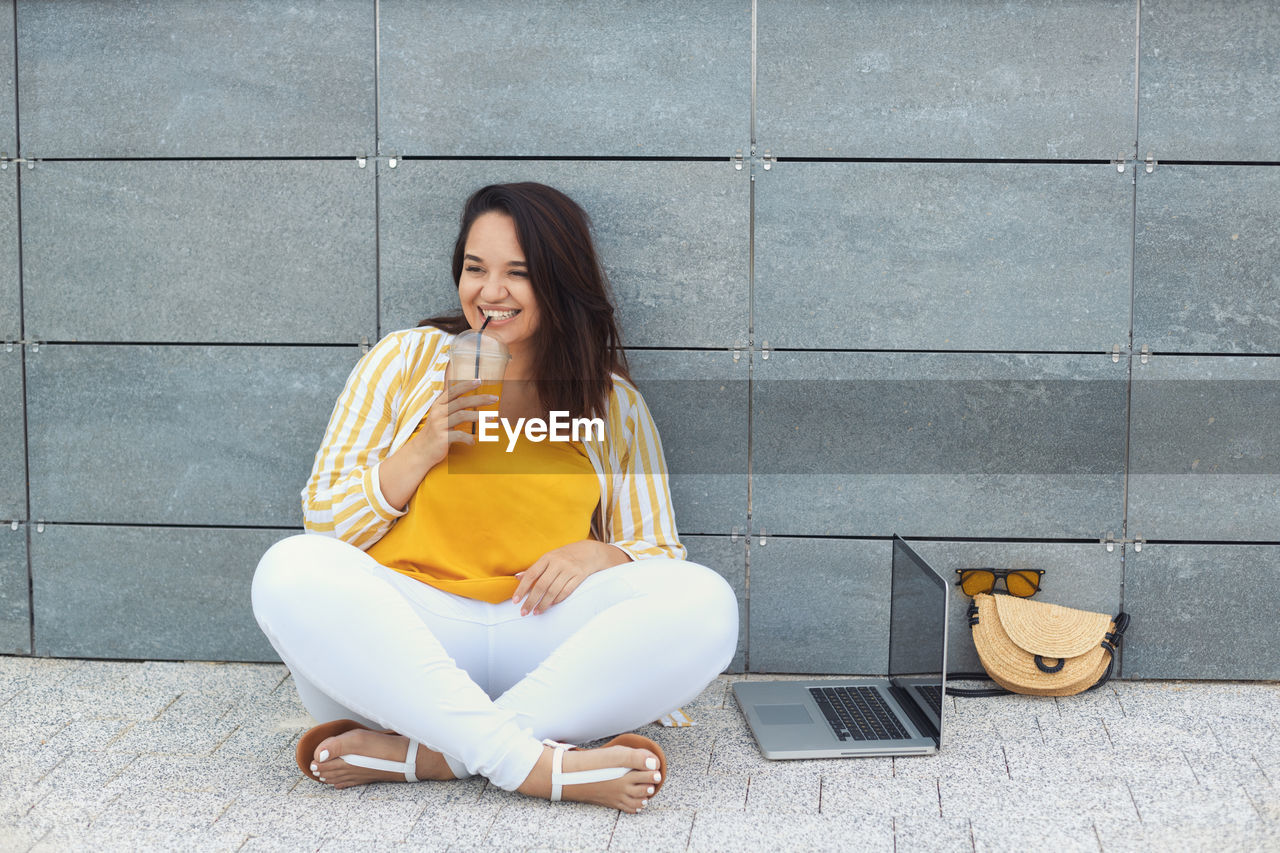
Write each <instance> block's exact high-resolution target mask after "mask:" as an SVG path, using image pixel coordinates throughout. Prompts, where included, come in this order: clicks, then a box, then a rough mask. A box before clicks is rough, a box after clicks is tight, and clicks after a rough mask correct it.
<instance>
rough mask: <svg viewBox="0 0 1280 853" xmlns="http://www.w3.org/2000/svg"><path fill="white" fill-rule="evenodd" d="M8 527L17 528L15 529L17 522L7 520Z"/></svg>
mask: <svg viewBox="0 0 1280 853" xmlns="http://www.w3.org/2000/svg"><path fill="white" fill-rule="evenodd" d="M9 529H10V530H17V529H18V522H16V521H11V522H9Z"/></svg>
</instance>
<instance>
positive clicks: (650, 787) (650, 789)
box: [649, 785, 653, 794]
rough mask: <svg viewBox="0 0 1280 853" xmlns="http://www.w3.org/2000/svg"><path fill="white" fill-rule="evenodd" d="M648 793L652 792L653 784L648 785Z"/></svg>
mask: <svg viewBox="0 0 1280 853" xmlns="http://www.w3.org/2000/svg"><path fill="white" fill-rule="evenodd" d="M649 793H650V794H652V793H653V786H652V785H650V786H649Z"/></svg>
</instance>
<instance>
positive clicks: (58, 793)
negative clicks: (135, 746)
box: [27, 753, 137, 824]
mask: <svg viewBox="0 0 1280 853" xmlns="http://www.w3.org/2000/svg"><path fill="white" fill-rule="evenodd" d="M136 758H137V756H135V755H126V754H122V753H110V754H97V753H76V754H72V755H66V756H64V757H63V759H62V761H60V762H59V763H58V765H57V766H56V767H54V768H53V769H51V770H50V771H49V772H48V773H47V774H45V776H44V777H43V778H41V779H40V780H39V781H38V782H36V783H35V784H34V785H32V786H31V787H30V788H29V789H28V790H29V792H30V795H31V798H32V799H31V807H30V808H29V810H28V812H27V814H28V815H29V816H31V817H37V818H38V817H41V816H44V817H47V818H48V819H49V820H50V822H51V823H54V824H56V823H57V822H58V821H59V820H63V819H65V818H67V817H69V816H72V815H74V816H76V817H77V818H80V819H83V820H84V821H85V822H88V821H89V820H92V819H93V818H95V817H97V816H98V814H100V813H101V812H102V811H103V810H104V809H105V808H107V807H108V805H109V804H110V803H111V801H112V800H114V799H115V798H116V797H117V796H118V795H119V793H120V792H119V791H118V790H113V789H112V788H111V787H110V782H111V781H113V780H114V779H116V778H118V777H119V775H120V773H122V772H123V771H124V770H125V769H126V768H127V767H128V766H129V765H130V764H132V763H133V762H134V761H135V760H136Z"/></svg>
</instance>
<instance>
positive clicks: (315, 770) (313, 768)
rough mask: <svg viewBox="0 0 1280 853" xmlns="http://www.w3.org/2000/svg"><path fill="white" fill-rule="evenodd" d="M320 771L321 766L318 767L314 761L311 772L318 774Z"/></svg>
mask: <svg viewBox="0 0 1280 853" xmlns="http://www.w3.org/2000/svg"><path fill="white" fill-rule="evenodd" d="M319 770H320V767H319V765H317V764H316V763H315V762H314V761H313V762H311V772H312V773H316V772H318V771H319Z"/></svg>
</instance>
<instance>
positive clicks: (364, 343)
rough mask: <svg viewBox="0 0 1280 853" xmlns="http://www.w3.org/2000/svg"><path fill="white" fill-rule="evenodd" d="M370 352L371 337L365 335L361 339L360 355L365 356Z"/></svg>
mask: <svg viewBox="0 0 1280 853" xmlns="http://www.w3.org/2000/svg"><path fill="white" fill-rule="evenodd" d="M368 351H369V336H368V335H365V336H364V337H363V338H361V339H360V354H361V355H364V354H365V353H367V352H368Z"/></svg>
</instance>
